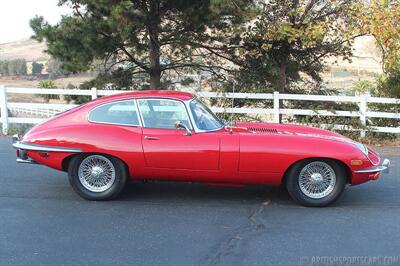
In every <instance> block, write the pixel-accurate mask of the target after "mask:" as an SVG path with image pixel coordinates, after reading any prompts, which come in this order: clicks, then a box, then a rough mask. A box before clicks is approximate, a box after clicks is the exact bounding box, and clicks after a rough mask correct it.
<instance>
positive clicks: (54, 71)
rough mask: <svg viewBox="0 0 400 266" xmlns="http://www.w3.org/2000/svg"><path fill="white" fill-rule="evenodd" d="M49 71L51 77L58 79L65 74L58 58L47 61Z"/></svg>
mask: <svg viewBox="0 0 400 266" xmlns="http://www.w3.org/2000/svg"><path fill="white" fill-rule="evenodd" d="M47 73H49V78H50V79H56V78H59V77H60V76H62V75H64V71H63V70H62V68H61V62H60V61H58V60H56V59H50V60H49V61H48V62H47Z"/></svg>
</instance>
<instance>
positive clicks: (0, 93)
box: [0, 85, 8, 135]
mask: <svg viewBox="0 0 400 266" xmlns="http://www.w3.org/2000/svg"><path fill="white" fill-rule="evenodd" d="M0 110H1V123H2V125H3V128H2V129H3V130H2V131H3V134H4V135H7V133H8V109H7V95H6V87H5V86H4V85H0Z"/></svg>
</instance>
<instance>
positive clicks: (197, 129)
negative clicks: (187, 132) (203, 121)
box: [184, 98, 226, 133]
mask: <svg viewBox="0 0 400 266" xmlns="http://www.w3.org/2000/svg"><path fill="white" fill-rule="evenodd" d="M193 100H197V98H192V99H190V100H187V101H185V102H184V103H185V106H186V109H187V110H188V113H189V118H190V120H191V121H192V125H193V128H194V131H195V132H196V133H207V132H216V131H219V130H221V129H223V128H224V127H225V126H226V125H223V126H222V127H220V128H217V129H213V130H202V129H199V128H198V127H197V125H196V121H195V120H194V117H193V113H192V109H191V108H190V103H191V102H192V101H193ZM213 114H214V113H213ZM214 115H215V114H214Z"/></svg>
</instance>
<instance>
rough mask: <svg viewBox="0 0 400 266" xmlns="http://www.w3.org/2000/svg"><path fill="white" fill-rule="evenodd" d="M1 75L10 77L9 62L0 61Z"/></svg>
mask: <svg viewBox="0 0 400 266" xmlns="http://www.w3.org/2000/svg"><path fill="white" fill-rule="evenodd" d="M0 74H1V75H2V76H3V77H4V76H8V75H9V72H8V61H0Z"/></svg>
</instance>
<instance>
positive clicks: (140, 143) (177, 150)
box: [22, 91, 379, 185]
mask: <svg viewBox="0 0 400 266" xmlns="http://www.w3.org/2000/svg"><path fill="white" fill-rule="evenodd" d="M133 98H169V99H176V100H179V101H189V100H191V99H192V98H193V95H191V94H189V93H182V92H175V91H174V92H171V91H145V92H132V93H126V94H120V95H113V96H109V97H103V98H100V99H98V100H95V101H92V102H90V103H88V104H86V105H83V106H80V107H78V108H75V109H73V110H70V111H67V112H65V113H63V114H60V115H58V116H56V117H54V118H52V119H50V120H48V121H46V122H44V123H42V124H40V125H38V126H36V127H34V128H33V129H32V130H31V131H30V132H28V133H27V134H26V135H25V136H24V138H23V140H22V141H23V142H24V143H29V144H38V145H43V146H51V147H68V148H78V149H81V150H82V152H84V153H100V154H106V155H110V156H114V157H116V158H118V159H120V160H122V161H123V162H124V163H125V164H126V165H127V167H128V169H129V173H130V176H131V178H132V179H156V180H178V181H199V182H206V183H226V184H270V185H279V184H281V182H282V180H283V178H284V175H285V172H286V171H287V170H288V169H289V168H290V166H292V165H293V164H294V163H296V162H298V161H299V160H304V159H309V158H330V159H334V160H337V161H340V162H342V163H343V164H344V165H346V167H347V168H348V170H349V174H350V176H349V179H350V182H351V184H360V183H363V182H366V181H368V180H372V179H376V178H377V177H378V176H373V177H372V176H371V175H370V174H357V173H354V171H356V170H359V169H364V168H369V167H372V166H373V165H374V164H373V163H371V160H370V159H369V158H368V157H367V156H366V155H365V154H363V153H362V151H361V150H360V149H358V148H356V146H355V145H354V142H353V141H352V140H350V139H348V138H345V137H343V136H341V135H339V134H337V133H333V132H329V131H326V130H322V129H317V128H310V127H304V126H296V125H284V124H268V123H238V124H237V125H236V126H237V127H233V128H231V129H230V128H229V129H228V128H227V129H221V130H217V131H214V132H193V134H192V135H191V136H186V135H184V131H182V130H175V129H151V128H141V127H134V126H120V125H106V124H97V123H91V122H89V121H88V112H89V111H90V110H91V109H92V108H94V107H96V106H98V105H99V104H103V103H107V102H111V101H118V100H123V99H133ZM370 153H371V158H372V161H373V162H374V163H376V162H379V156H378V155H377V154H375V153H374V152H373V151H370ZM27 154H28V156H29V157H30V158H32V159H33V160H34V161H36V162H38V163H40V164H43V165H46V166H49V167H52V168H55V169H58V170H62V163H63V160H64V159H66V158H68V157H69V156H73V155H74V153H63V152H49V153H48V157H46V158H45V157H43V156H41V155H40V154H39V153H38V152H34V151H28V152H27ZM351 160H362V161H363V164H362V165H360V166H352V165H351V164H350V161H351Z"/></svg>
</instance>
